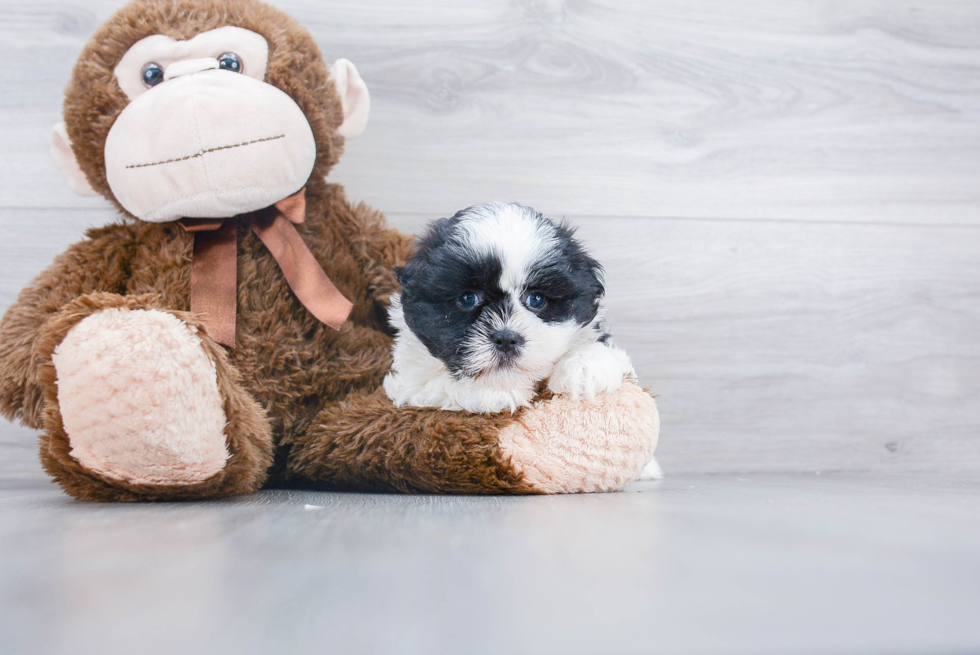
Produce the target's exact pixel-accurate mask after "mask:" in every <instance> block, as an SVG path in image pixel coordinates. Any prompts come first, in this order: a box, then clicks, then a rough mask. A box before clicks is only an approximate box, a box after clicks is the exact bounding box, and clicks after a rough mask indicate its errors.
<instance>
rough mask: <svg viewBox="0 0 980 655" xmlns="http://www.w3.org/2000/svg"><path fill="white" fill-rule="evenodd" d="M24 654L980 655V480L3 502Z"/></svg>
mask: <svg viewBox="0 0 980 655" xmlns="http://www.w3.org/2000/svg"><path fill="white" fill-rule="evenodd" d="M0 552H2V553H3V557H2V558H0V608H2V610H3V611H2V612H0V635H2V636H3V642H2V646H0V649H2V650H3V651H4V652H5V653H18V654H19V653H25V654H30V655H63V654H64V653H73V654H77V655H89V654H93V655H96V654H97V655H117V654H119V655H122V654H124V653H125V654H131V653H133V652H139V653H140V654H141V655H157V654H161V655H164V654H165V655H173V654H174V653H215V654H222V653H236V654H241V655H252V654H263V655H264V654H268V653H289V654H291V655H292V654H297V655H305V654H306V653H383V654H392V655H402V654H405V655H409V654H418V655H459V654H461V653H466V654H473V655H483V654H491V653H492V654H499V653H522V654H523V653H526V654H528V655H538V654H540V655H544V654H554V653H562V654H565V655H579V654H581V655H595V654H597V653H602V654H604V653H616V654H622V655H634V654H635V655H641V654H642V655H648V654H650V653H679V654H682V655H684V654H686V655H704V654H708V653H711V654H715V655H734V654H744V655H748V654H752V655H784V654H786V653H799V654H801V655H811V654H812V655H826V654H827V653H851V654H854V655H879V654H881V653H975V652H977V651H978V649H980V623H978V622H977V621H976V614H977V608H978V607H980V587H978V585H977V584H976V575H975V572H976V570H977V561H978V557H977V553H978V552H980V485H978V483H977V481H976V480H975V479H973V480H963V479H960V480H957V479H955V478H954V479H937V478H936V476H917V475H914V474H913V475H908V474H906V475H901V476H887V475H885V474H882V473H878V474H871V475H860V476H855V475H824V476H814V475H810V476H806V475H799V474H797V475H789V476H787V475H768V476H762V475H760V476H751V477H745V476H739V477H738V478H736V477H735V476H730V475H729V476H724V475H715V476H703V477H698V476H673V477H670V478H667V479H666V480H664V481H662V482H659V483H649V482H647V483H636V484H634V485H631V487H630V488H629V490H628V491H626V492H625V493H618V494H593V495H581V496H565V497H530V498H528V497H525V498H472V497H469V498H466V497H463V498H460V497H451V496H439V497H433V496H393V495H368V494H337V493H310V492H305V493H304V492H295V491H279V492H263V493H259V494H256V495H254V496H250V497H246V498H239V499H234V500H231V501H229V502H211V503H170V504H156V505H126V506H122V505H98V504H91V503H79V502H73V501H71V500H69V499H68V498H66V497H65V496H63V495H62V494H61V493H60V492H59V491H58V490H57V489H56V488H55V487H54V486H53V485H51V484H48V483H45V482H43V481H41V482H40V483H34V484H29V483H19V484H17V485H11V486H9V487H7V488H5V489H3V490H2V493H0Z"/></svg>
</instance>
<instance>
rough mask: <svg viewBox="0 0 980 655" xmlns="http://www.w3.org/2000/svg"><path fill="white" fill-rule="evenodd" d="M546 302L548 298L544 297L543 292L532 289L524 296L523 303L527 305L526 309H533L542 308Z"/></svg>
mask: <svg viewBox="0 0 980 655" xmlns="http://www.w3.org/2000/svg"><path fill="white" fill-rule="evenodd" d="M547 303H548V299H547V298H545V297H544V294H542V293H538V292H537V291H532V292H531V293H529V294H527V296H525V297H524V304H525V305H527V306H528V309H533V310H535V311H537V310H539V309H543V308H544V306H545V305H546V304H547Z"/></svg>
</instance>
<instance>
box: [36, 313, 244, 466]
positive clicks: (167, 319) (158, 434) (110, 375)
mask: <svg viewBox="0 0 980 655" xmlns="http://www.w3.org/2000/svg"><path fill="white" fill-rule="evenodd" d="M52 361H53V363H54V366H55V370H56V372H57V384H58V404H59V407H60V410H61V417H62V422H63V423H64V426H65V432H66V433H67V434H68V439H69V441H70V443H71V456H72V457H73V458H74V459H76V460H77V461H78V462H79V463H80V464H81V465H82V466H84V467H85V468H87V469H89V470H90V471H92V472H94V473H97V474H99V475H102V476H105V477H106V478H110V479H114V480H122V481H125V482H129V483H135V484H151V485H189V484H195V483H198V482H202V481H204V480H206V479H208V478H209V477H211V476H213V475H214V474H216V473H218V472H219V471H221V470H222V469H223V468H224V466H225V462H226V460H227V458H228V449H227V446H226V443H225V434H224V429H225V424H226V422H227V421H226V417H225V413H224V409H223V406H222V399H221V395H220V393H219V391H218V384H217V375H216V372H215V366H214V363H213V362H212V361H211V360H210V359H209V357H208V356H207V354H206V353H205V352H204V350H203V349H202V347H201V343H200V340H199V338H198V337H197V335H196V334H195V333H194V332H192V331H191V328H189V327H188V326H187V324H185V323H184V322H183V321H181V320H180V319H178V318H177V317H176V316H174V315H172V314H169V313H167V312H162V311H156V310H142V309H134V310H130V309H123V308H117V309H107V310H103V311H100V312H98V313H95V314H92V315H91V316H89V317H87V318H85V319H84V320H82V321H81V322H80V323H78V324H77V325H76V326H75V327H73V328H72V329H71V331H70V332H69V333H68V335H67V336H66V337H65V339H64V340H63V341H62V342H61V344H60V345H59V346H58V347H57V348H56V349H55V352H54V354H53V356H52Z"/></svg>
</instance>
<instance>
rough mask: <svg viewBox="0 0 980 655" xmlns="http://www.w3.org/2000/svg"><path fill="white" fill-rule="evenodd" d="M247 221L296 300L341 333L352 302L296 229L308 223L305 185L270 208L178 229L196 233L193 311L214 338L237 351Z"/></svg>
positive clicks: (189, 221)
mask: <svg viewBox="0 0 980 655" xmlns="http://www.w3.org/2000/svg"><path fill="white" fill-rule="evenodd" d="M238 221H244V222H245V223H246V224H247V225H248V226H249V228H251V230H252V231H253V232H255V235H256V236H257V237H258V238H259V239H260V240H261V241H262V243H263V244H265V247H266V248H267V249H268V250H269V252H270V253H271V254H272V256H273V257H274V258H275V260H276V262H277V263H278V264H279V268H280V270H282V273H283V276H284V277H285V278H286V282H287V283H288V284H289V288H290V289H292V290H293V293H294V294H296V298H297V299H299V301H300V302H301V303H302V304H303V306H304V307H306V309H308V310H309V311H310V313H311V314H313V315H314V316H315V317H316V318H317V319H318V320H319V321H320V322H321V323H324V324H326V325H328V326H330V327H331V328H333V329H334V330H339V329H340V327H341V326H342V325H343V324H344V321H346V320H347V317H348V316H349V315H350V312H351V309H352V308H353V304H352V303H351V301H349V300H348V299H347V298H345V297H344V295H343V294H342V293H341V292H340V290H339V289H337V287H336V286H334V284H333V282H331V281H330V278H329V277H327V274H326V273H325V272H324V271H323V267H321V266H320V263H319V262H317V260H316V258H315V257H314V256H313V253H312V252H310V249H309V247H308V246H307V245H306V243H305V242H304V241H303V238H302V237H301V236H300V235H299V232H297V231H296V225H298V224H300V223H303V222H305V221H306V187H304V188H302V189H300V190H299V191H298V192H297V193H295V194H293V195H291V196H289V197H288V198H285V199H283V200H280V201H279V202H277V203H276V204H275V205H273V206H272V207H270V208H269V209H268V210H263V211H260V212H257V213H254V214H246V215H244V216H241V217H236V218H219V219H210V218H185V219H181V220H180V221H179V223H180V226H181V227H182V228H184V230H186V231H187V232H188V233H191V234H193V235H194V259H193V263H192V265H191V311H192V312H194V313H200V314H204V315H205V325H206V326H207V329H208V332H209V333H210V334H211V337H212V338H213V339H214V340H215V341H217V342H219V343H222V344H224V345H226V346H228V347H229V348H234V347H235V320H236V315H237V307H238V267H237V263H238V230H237V229H236V224H237V222H238Z"/></svg>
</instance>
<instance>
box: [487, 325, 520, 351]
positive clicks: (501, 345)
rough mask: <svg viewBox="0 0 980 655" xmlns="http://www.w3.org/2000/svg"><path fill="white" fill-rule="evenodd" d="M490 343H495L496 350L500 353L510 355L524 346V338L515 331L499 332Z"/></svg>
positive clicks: (494, 334) (492, 337) (491, 338)
mask: <svg viewBox="0 0 980 655" xmlns="http://www.w3.org/2000/svg"><path fill="white" fill-rule="evenodd" d="M490 341H491V343H493V346H494V348H496V349H497V350H499V351H500V352H502V353H509V352H511V351H513V350H516V349H517V348H519V347H520V346H521V345H523V343H524V337H522V336H521V335H519V334H517V333H516V332H514V331H513V330H499V331H497V332H494V333H493V336H491V337H490Z"/></svg>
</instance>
